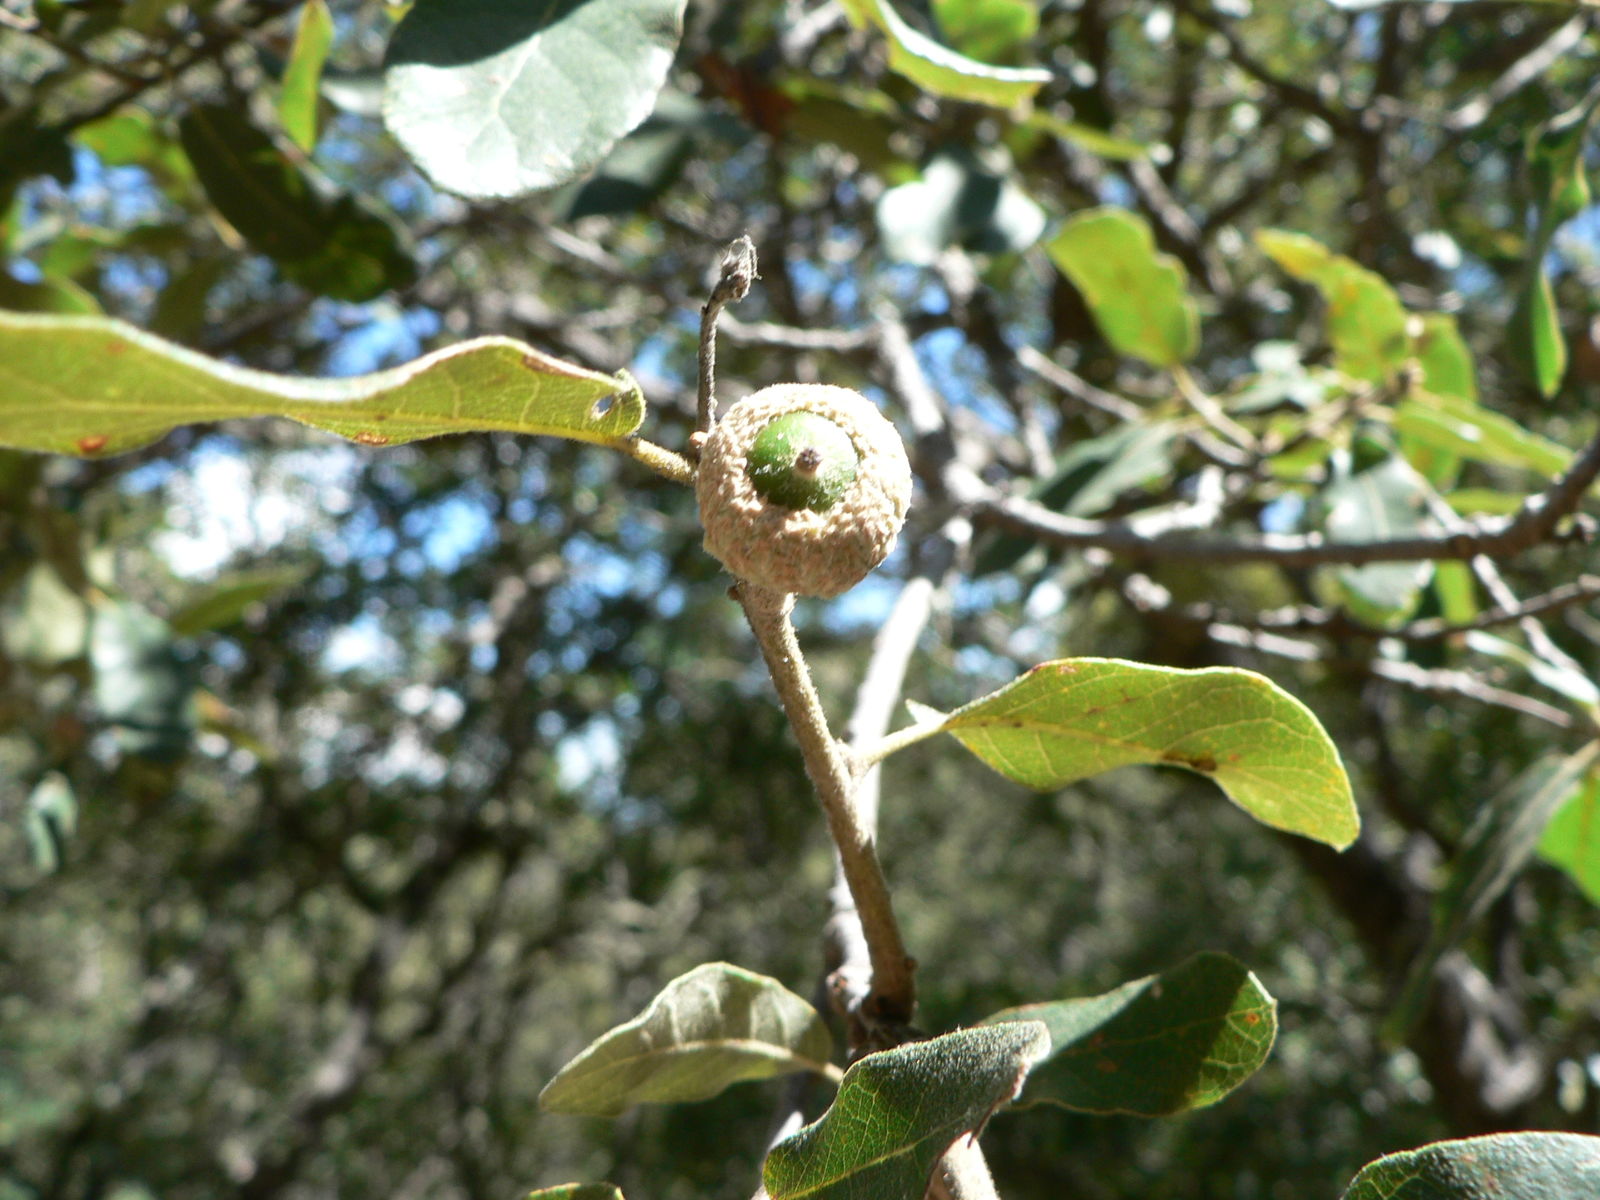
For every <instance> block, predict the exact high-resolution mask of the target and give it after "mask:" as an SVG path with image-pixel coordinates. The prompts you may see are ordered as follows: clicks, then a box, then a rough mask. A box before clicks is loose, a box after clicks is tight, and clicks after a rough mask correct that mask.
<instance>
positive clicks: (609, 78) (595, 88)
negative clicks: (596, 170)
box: [383, 0, 684, 197]
mask: <svg viewBox="0 0 1600 1200" xmlns="http://www.w3.org/2000/svg"><path fill="white" fill-rule="evenodd" d="M683 9H684V0H557V2H556V3H553V4H548V5H545V4H533V5H528V4H504V3H500V2H499V0H418V2H417V3H416V4H414V5H412V7H411V10H410V11H409V12H408V13H407V14H406V17H405V19H404V20H403V21H402V22H401V23H400V26H399V28H398V29H397V30H396V31H395V35H394V38H393V39H392V40H391V41H390V43H389V52H388V57H387V60H386V63H385V66H384V104H383V113H384V121H385V123H386V124H387V125H388V127H389V132H390V133H392V134H394V136H395V138H396V139H398V141H399V142H400V144H401V146H402V147H404V149H405V151H406V153H407V154H409V155H410V156H411V158H412V160H413V161H414V162H416V164H417V165H418V166H419V167H421V168H422V169H423V170H424V171H425V172H427V174H428V175H429V176H430V177H431V178H432V179H433V181H434V182H435V183H437V184H439V186H441V187H444V188H448V189H449V190H450V191H453V192H459V193H460V194H461V195H464V196H474V197H494V196H518V195H522V194H523V193H526V192H532V191H538V190H540V189H543V188H552V187H556V186H557V185H559V184H563V183H566V182H568V181H569V180H572V179H575V178H577V177H578V176H580V175H582V174H583V173H584V172H586V171H588V170H589V169H590V168H591V167H593V166H595V164H597V163H598V162H599V161H600V160H601V159H602V158H604V157H605V155H606V153H607V152H608V151H609V150H610V149H611V147H612V146H614V145H615V144H616V142H617V140H618V139H619V138H621V137H622V135H623V134H625V133H627V132H628V131H629V130H631V129H633V128H634V127H635V126H637V125H638V124H639V123H640V122H641V121H643V120H644V119H645V118H646V117H648V116H649V115H650V110H651V109H652V108H653V107H654V106H655V102H656V93H657V92H659V91H660V90H661V85H662V84H663V83H664V82H666V78H667V68H668V67H670V66H671V64H672V58H673V55H674V54H675V53H676V51H677V48H678V37H679V34H680V27H681V24H682V21H683Z"/></svg>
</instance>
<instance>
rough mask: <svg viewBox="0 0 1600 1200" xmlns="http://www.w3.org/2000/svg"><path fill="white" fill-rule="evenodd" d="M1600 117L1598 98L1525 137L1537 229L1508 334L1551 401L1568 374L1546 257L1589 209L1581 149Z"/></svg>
mask: <svg viewBox="0 0 1600 1200" xmlns="http://www.w3.org/2000/svg"><path fill="white" fill-rule="evenodd" d="M1597 111H1600V95H1597V96H1594V97H1591V98H1589V99H1587V100H1586V101H1584V102H1583V103H1581V104H1579V105H1578V106H1576V107H1575V108H1571V109H1568V110H1567V111H1566V112H1562V113H1557V114H1556V115H1555V116H1553V117H1551V118H1550V119H1549V120H1548V121H1545V122H1544V123H1543V124H1541V125H1540V126H1538V127H1537V128H1535V129H1534V130H1532V131H1531V132H1530V133H1529V134H1528V140H1527V145H1526V147H1525V152H1524V157H1525V160H1526V162H1527V171H1528V178H1529V180H1530V182H1531V186H1532V191H1533V194H1534V202H1535V209H1536V211H1537V214H1538V226H1537V228H1536V229H1535V231H1534V234H1533V236H1532V237H1531V238H1529V239H1528V247H1527V263H1526V265H1525V268H1524V272H1523V283H1522V288H1521V290H1520V291H1519V292H1518V293H1517V303H1516V306H1515V307H1514V308H1513V309H1512V310H1511V323H1510V326H1509V328H1508V329H1507V335H1508V336H1509V338H1510V349H1511V355H1512V357H1513V358H1514V359H1515V360H1516V361H1517V363H1518V364H1519V365H1520V366H1521V367H1522V368H1523V370H1524V372H1525V373H1526V374H1527V375H1528V377H1529V379H1531V380H1532V382H1533V384H1534V386H1535V387H1537V388H1538V389H1539V394H1540V395H1542V396H1546V397H1549V396H1553V395H1555V393H1556V390H1557V389H1558V388H1559V387H1560V386H1561V380H1562V377H1563V376H1565V375H1566V373H1567V344H1566V339H1565V338H1564V337H1563V336H1562V333H1561V316H1560V313H1559V312H1558V311H1557V309H1556V297H1555V292H1554V290H1553V289H1552V288H1551V286H1550V276H1549V274H1548V272H1547V271H1546V270H1545V255H1546V253H1547V252H1548V251H1549V249H1550V243H1551V241H1552V240H1553V239H1554V237H1555V234H1556V230H1557V229H1559V228H1560V227H1561V226H1562V225H1563V224H1565V223H1566V222H1567V221H1569V220H1571V219H1572V218H1573V217H1575V216H1577V215H1578V214H1579V213H1580V212H1582V211H1583V210H1584V209H1585V208H1587V207H1588V205H1589V179H1588V175H1587V173H1586V171H1585V166H1584V161H1583V145H1584V141H1585V140H1586V138H1587V136H1588V132H1589V126H1590V124H1591V123H1592V122H1593V121H1594V117H1595V113H1596V112H1597Z"/></svg>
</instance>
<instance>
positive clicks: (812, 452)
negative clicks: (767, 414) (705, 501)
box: [745, 409, 861, 512]
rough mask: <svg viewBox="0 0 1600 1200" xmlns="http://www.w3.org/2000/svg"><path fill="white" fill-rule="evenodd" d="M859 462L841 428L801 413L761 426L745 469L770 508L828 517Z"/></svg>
mask: <svg viewBox="0 0 1600 1200" xmlns="http://www.w3.org/2000/svg"><path fill="white" fill-rule="evenodd" d="M860 461H861V457H860V455H858V454H857V453H856V448H855V445H854V443H852V442H851V441H850V435H849V434H848V433H846V432H845V430H844V429H843V428H841V427H840V426H838V425H835V424H834V423H833V422H832V421H830V420H828V418H827V417H823V416H818V415H817V414H816V413H814V412H808V411H806V410H804V409H801V410H798V411H796V412H791V413H785V414H784V415H783V416H781V417H779V418H778V419H777V420H775V421H772V422H769V423H768V424H767V425H765V426H763V427H762V429H761V432H760V433H758V434H756V440H755V441H754V442H752V443H751V445H750V453H749V456H748V457H747V458H746V459H745V466H746V469H747V470H748V471H749V473H750V481H751V482H752V483H754V484H755V485H756V491H757V492H759V493H760V494H761V497H762V499H764V500H766V501H767V502H768V503H769V504H781V505H783V507H785V508H809V509H810V510H811V511H812V512H827V511H828V510H829V509H830V508H832V507H833V506H834V505H835V504H837V503H838V502H839V497H841V496H843V495H844V493H845V489H846V488H848V487H849V486H850V485H851V484H852V483H854V482H855V479H856V467H857V465H858V464H859V463H860Z"/></svg>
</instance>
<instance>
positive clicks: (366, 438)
mask: <svg viewBox="0 0 1600 1200" xmlns="http://www.w3.org/2000/svg"><path fill="white" fill-rule="evenodd" d="M355 440H356V441H358V442H360V443H361V444H362V445H363V446H387V445H388V444H389V439H388V438H386V437H384V436H383V434H381V433H373V432H372V430H370V429H363V430H362V431H361V432H360V433H358V434H356V436H355Z"/></svg>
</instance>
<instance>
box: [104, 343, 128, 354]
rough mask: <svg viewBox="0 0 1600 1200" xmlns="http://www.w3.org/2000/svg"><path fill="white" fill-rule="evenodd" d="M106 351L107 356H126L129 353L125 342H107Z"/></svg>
mask: <svg viewBox="0 0 1600 1200" xmlns="http://www.w3.org/2000/svg"><path fill="white" fill-rule="evenodd" d="M105 349H106V353H107V354H126V353H127V352H128V347H127V344H126V343H124V342H107V343H106V346H105Z"/></svg>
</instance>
